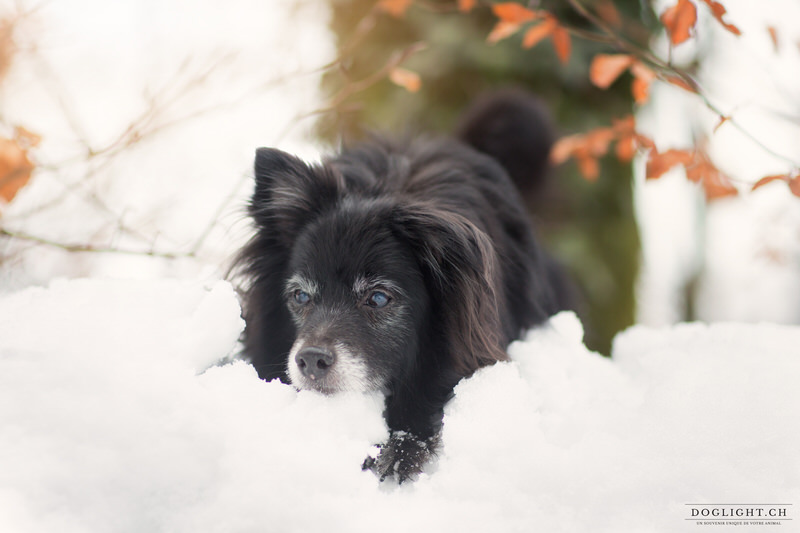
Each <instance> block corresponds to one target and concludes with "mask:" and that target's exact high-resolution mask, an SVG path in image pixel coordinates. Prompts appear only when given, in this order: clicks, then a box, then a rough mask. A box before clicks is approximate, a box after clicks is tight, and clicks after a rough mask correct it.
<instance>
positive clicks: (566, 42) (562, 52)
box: [550, 24, 572, 65]
mask: <svg viewBox="0 0 800 533" xmlns="http://www.w3.org/2000/svg"><path fill="white" fill-rule="evenodd" d="M550 38H551V39H552V40H553V48H555V50H556V55H557V56H558V59H559V61H561V64H562V65H563V64H565V63H567V61H569V56H570V54H571V52H572V40H571V39H570V37H569V32H567V30H565V29H564V27H563V26H561V25H560V24H556V26H555V27H554V28H553V31H552V33H551V34H550Z"/></svg>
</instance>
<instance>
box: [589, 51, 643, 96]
mask: <svg viewBox="0 0 800 533" xmlns="http://www.w3.org/2000/svg"><path fill="white" fill-rule="evenodd" d="M634 61H635V59H634V58H633V56H630V55H628V54H597V55H596V56H594V58H593V59H592V64H591V66H590V67H589V80H590V81H591V82H592V83H593V84H594V85H595V86H596V87H599V88H601V89H608V88H609V87H610V86H611V84H612V83H614V82H615V81H616V80H617V78H619V77H620V76H621V75H622V73H623V72H625V70H626V69H627V68H629V67H630V66H631V65H632V64H633V62H634Z"/></svg>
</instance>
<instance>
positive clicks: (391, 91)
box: [317, 0, 657, 354]
mask: <svg viewBox="0 0 800 533" xmlns="http://www.w3.org/2000/svg"><path fill="white" fill-rule="evenodd" d="M328 2H329V4H330V9H331V14H332V16H331V20H330V27H331V30H332V31H333V33H334V35H335V39H336V43H337V47H338V49H339V51H340V56H339V58H338V59H339V60H340V64H339V68H338V69H335V70H332V71H331V72H329V73H328V74H327V75H326V76H325V77H324V78H323V82H322V83H323V89H324V91H325V92H326V94H334V95H335V94H343V93H341V92H340V91H342V89H343V88H345V87H346V86H347V84H348V83H350V84H352V83H353V81H354V80H362V79H366V78H368V77H369V76H371V75H373V74H374V73H375V72H377V71H380V70H381V69H382V68H384V67H385V66H386V64H387V62H388V61H390V60H391V59H390V58H391V57H392V54H395V53H397V52H398V51H401V50H404V49H407V48H408V47H409V46H411V45H413V44H414V43H424V44H425V48H424V49H423V50H422V51H420V52H418V53H415V54H413V55H412V56H411V57H410V58H409V59H408V60H407V61H405V62H404V63H403V68H407V69H409V70H411V71H413V72H416V73H418V74H419V75H420V77H421V80H422V85H421V87H420V89H419V90H418V91H417V92H414V93H412V92H409V91H406V90H404V89H402V88H400V87H398V86H397V85H394V84H392V83H391V82H390V81H389V80H386V79H383V80H381V81H380V82H378V83H375V84H371V85H369V87H367V88H366V89H364V90H360V91H358V92H355V93H353V94H349V95H348V96H347V97H346V98H340V99H336V98H334V108H335V109H333V112H329V113H325V114H323V115H322V118H320V120H319V121H318V124H317V132H318V135H319V136H320V138H321V139H323V140H325V141H327V142H329V143H334V144H335V143H338V142H340V141H345V142H347V141H349V140H355V139H358V138H359V137H361V136H363V135H364V133H365V132H366V131H370V130H380V131H384V130H388V131H393V132H401V133H413V132H434V133H439V134H445V135H446V134H449V133H451V132H452V131H453V129H454V127H455V125H456V123H457V121H458V119H459V116H460V114H461V112H462V111H463V110H464V109H465V108H466V107H467V106H468V105H469V103H470V102H471V101H472V100H473V99H475V98H476V97H477V96H479V95H480V94H482V93H484V92H486V91H489V90H491V89H493V88H499V87H506V86H517V87H523V88H525V89H527V90H529V91H531V92H532V93H534V94H536V95H538V96H539V97H540V98H541V99H542V100H544V102H546V104H547V106H548V107H549V109H550V110H551V112H552V115H553V117H554V122H555V124H556V128H557V130H558V131H557V134H558V135H559V136H561V135H566V134H570V133H574V132H582V131H588V130H591V129H593V128H596V127H600V126H608V125H610V124H611V121H612V118H620V117H623V116H626V115H628V114H630V113H631V112H632V109H633V101H632V98H631V92H630V88H629V87H630V84H629V83H618V84H616V85H615V86H614V87H612V88H611V89H610V90H600V89H598V88H596V87H594V86H593V85H592V84H591V83H590V82H589V79H588V72H589V64H590V62H591V59H592V57H593V56H594V55H595V54H597V53H603V52H609V51H611V50H613V49H612V47H611V45H610V44H609V43H608V42H604V41H603V39H593V38H592V36H594V35H597V34H596V33H594V32H593V26H592V25H591V24H590V23H588V22H587V21H586V20H585V19H584V18H583V17H582V16H580V15H579V14H577V13H576V12H575V11H574V9H573V8H572V7H571V6H570V5H569V3H568V2H562V1H550V2H547V1H544V2H541V3H537V5H535V6H529V7H540V8H542V9H546V10H548V11H549V12H551V13H552V14H553V15H555V16H556V17H557V18H558V20H559V21H560V23H561V24H563V25H564V26H566V27H568V28H569V29H570V33H571V35H572V52H571V55H570V58H569V60H568V62H567V63H566V64H561V63H560V62H559V60H558V58H557V57H556V54H555V53H554V50H553V47H552V44H551V41H550V40H549V39H545V40H544V41H542V42H540V43H539V44H538V45H536V46H535V47H533V48H531V49H523V48H522V46H521V35H520V34H517V35H514V36H512V37H510V38H508V39H505V40H502V41H500V42H499V43H496V44H491V45H490V44H488V43H487V42H486V37H487V35H488V34H489V32H490V31H491V30H492V27H493V26H494V24H495V23H496V22H497V18H496V17H495V16H494V15H493V13H492V10H491V9H490V4H488V3H483V4H480V3H479V5H478V6H477V7H476V8H475V9H473V10H472V11H471V12H469V13H463V12H460V11H459V10H458V8H457V4H456V2H455V1H454V0H440V1H436V0H427V1H425V2H414V3H413V4H412V5H411V6H410V7H409V8H408V9H407V11H406V12H405V13H404V15H403V16H400V17H394V16H390V15H389V14H387V13H384V12H381V11H380V10H376V9H375V5H376V3H375V1H374V0H328ZM609 3H610V2H608V0H597V1H594V2H589V1H585V0H584V1H583V2H582V4H583V5H585V6H586V7H587V8H589V9H590V10H592V11H593V12H595V13H601V14H602V13H603V10H604V9H607V7H608V4H609ZM614 6H615V7H616V11H617V13H616V16H614V14H613V13H612V18H616V20H611V23H613V24H619V25H620V27H622V28H624V34H625V35H626V37H628V38H629V39H631V40H632V41H634V42H636V43H638V44H640V45H641V46H642V47H643V48H647V47H648V42H649V39H650V36H651V32H653V31H655V28H656V26H657V17H656V16H655V15H654V13H653V12H652V11H651V9H650V5H649V3H648V2H640V1H639V0H616V1H615V2H614V4H613V6H612V8H613V7H614ZM586 37H589V38H586ZM625 76H629V74H625ZM601 168H602V171H601V174H600V177H599V179H598V180H597V181H595V182H589V181H587V180H586V179H584V178H583V177H581V175H580V173H579V172H578V168H577V166H576V165H575V163H574V162H570V163H567V164H565V165H563V166H560V167H558V168H555V169H553V170H552V174H553V175H552V176H551V179H550V183H549V187H548V188H547V189H546V190H545V191H540V192H539V193H538V194H537V195H536V197H535V198H526V203H527V206H528V209H529V212H530V214H531V216H532V218H533V219H534V221H535V223H536V226H537V230H538V233H539V235H540V237H541V239H542V241H543V242H544V243H545V246H546V248H547V249H548V250H549V251H550V252H551V253H552V254H553V255H554V256H555V257H556V258H557V259H558V260H560V261H561V262H562V263H563V264H564V265H565V267H566V268H567V270H568V271H569V272H570V273H571V274H572V277H573V278H574V280H575V281H576V283H577V285H578V286H579V290H580V292H581V306H580V308H579V313H580V315H581V318H582V319H583V321H584V325H585V328H586V338H585V340H586V343H587V345H588V346H589V347H590V348H592V349H594V350H597V351H600V352H601V353H603V354H608V353H609V351H610V346H611V340H612V338H613V336H614V334H616V333H617V332H618V331H620V330H622V329H624V328H625V327H627V326H629V325H631V324H633V322H634V317H635V283H636V279H637V271H638V266H639V262H640V242H639V235H638V231H637V225H636V221H635V218H634V208H633V199H632V175H631V172H632V171H631V165H630V164H622V163H619V162H618V161H616V159H615V158H614V157H606V158H605V159H604V161H603V163H602V166H601Z"/></svg>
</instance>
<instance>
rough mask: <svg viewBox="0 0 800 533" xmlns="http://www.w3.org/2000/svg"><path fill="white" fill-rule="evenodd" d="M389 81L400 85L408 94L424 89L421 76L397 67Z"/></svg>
mask: <svg viewBox="0 0 800 533" xmlns="http://www.w3.org/2000/svg"><path fill="white" fill-rule="evenodd" d="M389 79H390V80H391V81H392V83H394V84H395V85H399V86H400V87H402V88H404V89H405V90H407V91H408V92H411V93H415V92H417V91H419V89H420V87H422V79H420V77H419V74H417V73H416V72H412V71H410V70H406V69H404V68H401V67H395V68H393V69H392V70H391V71H390V72H389Z"/></svg>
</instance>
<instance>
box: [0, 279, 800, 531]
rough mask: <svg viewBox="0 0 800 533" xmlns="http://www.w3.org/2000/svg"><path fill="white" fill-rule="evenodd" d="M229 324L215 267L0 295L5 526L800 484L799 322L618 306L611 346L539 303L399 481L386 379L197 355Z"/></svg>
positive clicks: (276, 526)
mask: <svg viewBox="0 0 800 533" xmlns="http://www.w3.org/2000/svg"><path fill="white" fill-rule="evenodd" d="M242 327H243V322H242V320H241V317H240V311H239V307H238V303H237V300H236V296H235V294H234V291H233V290H232V288H231V287H230V285H229V284H227V283H225V282H214V283H211V284H203V283H198V282H183V281H158V282H152V281H149V282H130V281H125V282H122V281H116V282H114V281H97V280H82V281H69V282H67V281H60V282H55V283H53V284H52V285H51V286H50V287H48V288H46V289H44V288H34V289H27V290H24V291H22V292H19V293H16V294H12V295H9V296H5V297H3V298H2V299H0V531H4V532H13V533H28V532H43V531H59V532H132V533H133V532H141V531H174V532H195V531H199V532H207V531H208V532H216V531H219V532H223V531H224V532H244V531H276V532H300V531H326V532H339V531H341V532H361V531H363V532H367V531H369V532H373V531H398V532H399V531H415V530H417V531H437V532H439V531H443V532H445V531H459V532H465V531H466V532H469V531H476V532H477V531H481V532H484V531H503V532H506V531H510V532H513V531H520V532H522V531H526V532H527V531H550V532H553V531H556V532H557V531H565V532H566V531H615V532H618V531H681V530H695V529H696V527H697V526H696V525H695V524H694V522H692V521H688V520H686V518H688V517H689V514H688V511H687V506H686V504H687V503H704V502H706V503H711V502H714V501H718V502H722V501H725V502H726V503H734V502H740V503H753V502H754V501H761V502H764V503H776V502H777V501H781V502H783V503H793V504H794V507H789V509H790V511H789V512H790V514H791V513H792V511H791V509H794V508H796V507H798V506H799V505H800V454H798V453H797V443H798V442H800V417H798V413H800V394H799V393H798V392H797V384H798V383H800V328H797V327H786V326H783V327H779V326H772V325H750V326H748V325H739V324H717V325H711V326H705V325H699V324H686V325H680V326H677V327H674V328H670V329H663V330H652V329H647V328H642V327H635V328H632V329H630V330H629V331H627V332H625V333H623V334H622V335H620V336H619V337H618V338H617V340H616V342H615V346H614V353H613V358H612V359H607V358H603V357H601V356H600V355H598V354H595V353H593V352H590V351H589V350H587V349H586V348H585V346H584V345H583V343H582V336H583V331H582V328H581V324H580V322H579V321H578V320H577V319H576V318H575V316H574V315H572V314H569V313H562V314H560V315H557V316H555V317H553V318H552V319H551V320H550V322H549V323H548V324H546V325H544V326H542V327H540V328H537V329H534V330H532V331H531V332H529V333H528V335H527V336H526V338H525V339H524V340H523V341H520V342H516V343H513V344H512V345H511V346H510V347H509V353H510V355H511V358H512V360H511V361H510V362H508V363H501V364H497V365H495V366H493V367H491V368H485V369H483V370H481V371H479V372H477V373H476V374H475V375H474V376H473V377H472V378H470V379H467V380H464V381H463V382H462V383H460V384H459V385H458V387H457V388H456V394H455V397H454V399H453V400H452V401H451V402H450V403H449V404H448V405H447V407H446V412H445V425H444V430H443V445H442V450H441V453H440V455H439V458H438V459H437V460H436V461H435V462H434V463H433V464H432V465H430V468H429V469H428V472H427V473H426V474H424V475H423V476H422V478H421V479H419V480H418V481H417V482H416V483H413V484H404V485H402V486H399V487H398V486H396V485H391V484H383V485H380V484H379V483H378V482H377V480H376V479H375V477H374V476H373V475H372V474H371V473H369V472H361V470H360V464H361V462H362V460H363V459H364V457H366V455H367V454H368V453H369V452H370V447H371V445H372V444H374V443H376V442H380V441H381V440H383V439H384V438H385V437H386V428H385V425H384V423H383V420H382V418H381V410H382V400H381V398H380V397H378V396H374V395H357V394H353V395H341V396H334V397H324V396H321V395H318V394H315V393H310V392H300V393H298V392H296V391H295V390H294V389H293V388H292V387H290V386H287V385H283V384H281V383H278V382H272V383H266V382H263V381H261V380H259V379H258V377H257V375H256V373H255V371H254V370H253V368H252V367H251V366H250V365H248V364H246V363H243V362H235V363H231V364H225V365H221V366H214V365H215V363H216V362H218V361H221V360H223V359H224V358H225V357H226V356H228V355H229V354H231V353H232V352H234V351H235V350H236V349H237V339H238V336H239V334H240V332H241V329H242ZM790 518H795V519H797V520H796V521H794V522H793V521H788V522H784V523H783V524H784V526H785V527H783V528H781V529H782V530H787V527H788V528H789V529H791V527H792V526H791V525H789V524H793V523H797V522H800V517H797V516H795V517H791V516H790ZM723 529H725V528H723ZM715 530H719V529H715Z"/></svg>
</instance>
